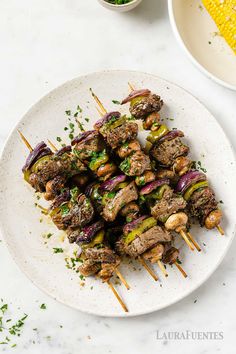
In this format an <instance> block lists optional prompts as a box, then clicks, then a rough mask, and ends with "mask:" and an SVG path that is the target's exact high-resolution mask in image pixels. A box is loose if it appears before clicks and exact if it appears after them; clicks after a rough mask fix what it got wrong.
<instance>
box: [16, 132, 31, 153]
mask: <svg viewBox="0 0 236 354" xmlns="http://www.w3.org/2000/svg"><path fill="white" fill-rule="evenodd" d="M17 131H18V133H19V134H20V137H21V139H22V140H23V142H24V144H25V145H26V146H27V148H28V149H29V151H30V152H31V151H33V148H32V146H31V145H30V143H29V142H28V140H27V139H26V138H25V137H24V135H23V134H22V133H21V131H20V130H17Z"/></svg>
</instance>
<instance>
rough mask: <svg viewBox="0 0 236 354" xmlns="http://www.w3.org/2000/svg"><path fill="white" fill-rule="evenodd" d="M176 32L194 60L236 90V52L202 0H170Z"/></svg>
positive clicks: (204, 69) (219, 80)
mask: <svg viewBox="0 0 236 354" xmlns="http://www.w3.org/2000/svg"><path fill="white" fill-rule="evenodd" d="M168 5H169V16H170V22H171V25H172V28H173V31H174V34H175V36H176V38H177V40H178V42H179V43H180V45H181V46H182V48H183V49H184V51H185V52H186V54H187V55H188V57H189V58H190V59H191V61H192V62H193V63H194V64H195V65H196V66H197V67H198V68H199V69H200V70H201V71H202V72H203V73H205V74H206V75H207V76H208V77H210V78H211V79H213V80H215V81H216V82H218V83H219V84H221V85H223V86H226V87H228V88H230V89H232V90H236V55H235V54H234V52H233V51H232V49H231V48H230V47H229V46H228V44H227V43H226V41H225V40H224V38H223V37H221V36H220V35H219V30H218V28H217V26H216V24H215V23H214V21H213V19H212V18H211V17H210V15H209V14H208V12H207V10H206V9H205V7H204V6H203V4H202V2H201V1H200V0H168Z"/></svg>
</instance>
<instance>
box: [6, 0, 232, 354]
mask: <svg viewBox="0 0 236 354" xmlns="http://www.w3.org/2000/svg"><path fill="white" fill-rule="evenodd" d="M0 43H1V55H0V78H1V80H0V112H1V118H0V122H1V129H0V143H1V146H3V144H4V140H5V139H6V137H7V135H8V133H9V132H10V130H11V128H12V127H13V126H14V124H15V123H16V122H17V121H18V119H19V118H20V117H21V116H22V115H23V113H25V111H26V110H28V108H29V107H30V106H31V105H32V104H33V103H34V102H35V101H37V100H38V99H39V98H40V97H41V96H42V95H44V94H45V93H47V92H48V91H49V90H51V89H53V88H54V87H56V86H58V85H59V84H61V83H63V82H64V81H67V80H68V79H71V78H73V77H76V76H78V75H80V74H84V73H88V72H92V71H99V70H102V69H133V70H140V71H147V72H151V73H155V74H157V75H159V76H162V77H163V78H166V79H169V80H170V81H173V82H175V83H177V84H179V85H180V86H182V87H184V88H186V89H187V90H189V91H190V92H191V93H193V94H194V95H195V96H196V97H198V98H199V99H200V100H201V101H202V102H203V103H204V104H205V105H206V106H207V107H208V109H209V110H210V111H211V112H212V113H213V114H214V115H215V117H216V118H217V120H218V121H219V122H220V124H221V125H222V126H223V127H224V129H225V131H226V133H227V134H228V136H229V138H230V139H231V141H232V143H233V145H234V147H235V145H236V144H235V138H236V126H235V118H236V117H235V115H236V114H235V111H236V103H235V96H236V93H235V92H232V91H229V90H227V89H225V88H223V87H220V86H218V85H217V84H215V83H214V82H212V81H210V80H209V79H207V78H206V77H205V76H203V75H202V74H201V73H200V72H198V71H197V69H196V68H195V67H193V66H192V64H191V63H190V62H189V61H188V60H187V58H186V57H185V55H184V54H183V52H182V51H181V49H180V48H179V47H178V45H177V44H176V42H175V39H174V37H173V34H172V31H171V28H170V25H169V21H168V14H167V5H166V0H158V1H157V0H144V1H143V3H142V5H140V7H138V8H137V9H136V10H134V11H133V12H131V13H127V14H116V13H112V12H108V11H107V10H105V9H104V8H102V7H101V6H100V5H99V4H98V2H97V1H95V0H86V1H85V0H70V1H69V0H60V1H56V0H47V1H46V0H41V1H39V0H22V1H18V0H2V1H1V11H0ZM190 119H191V117H190ZM203 129H204V127H203ZM0 183H1V182H0ZM1 239H2V237H1ZM235 253H236V243H235V242H234V243H233V245H232V247H231V250H230V251H229V253H228V255H227V257H226V258H225V260H224V261H223V263H222V264H221V266H220V267H219V269H218V270H217V271H216V272H215V274H214V275H213V276H212V277H211V278H210V279H209V281H208V282H207V283H206V284H205V285H203V286H202V287H201V288H200V289H198V290H197V291H196V292H194V293H193V294H192V295H191V296H189V297H188V298H186V299H184V300H182V301H181V302H179V303H178V304H176V305H174V306H171V307H169V308H167V309H165V310H163V311H159V312H156V313H153V314H151V315H147V316H142V317H138V318H130V319H106V318H98V317H93V316H90V315H86V314H83V313H80V312H77V311H75V310H73V309H70V308H67V307H65V306H63V305H61V304H59V303H56V302H55V301H54V300H53V299H51V298H49V297H47V296H46V295H44V294H42V293H41V292H40V291H39V290H38V289H37V288H35V287H34V286H33V285H32V284H31V282H30V281H29V280H28V279H27V278H26V277H25V276H24V275H23V274H21V272H20V271H19V269H18V268H17V266H16V265H15V264H14V262H13V260H12V259H11V257H10V255H9V253H8V251H7V249H6V247H5V245H4V242H3V241H2V242H1V243H0V266H1V273H0V298H3V300H4V302H7V303H8V304H9V311H8V313H7V314H5V316H6V317H7V318H15V319H18V318H19V317H20V316H21V315H22V314H23V313H27V314H28V318H27V319H26V323H25V326H24V328H23V329H22V334H21V336H20V337H16V338H14V336H13V337H11V338H12V340H11V343H12V344H13V343H17V346H16V347H15V348H9V347H10V345H8V346H6V345H0V352H1V351H6V352H8V351H9V352H15V353H17V354H18V353H19V354H21V353H22V354H28V353H29V354H36V353H37V354H38V353H43V352H44V353H49V352H50V353H51V354H54V353H56V354H72V353H80V354H83V353H86V354H88V353H89V354H92V353H96V354H99V353H103V354H104V353H112V354H118V353H120V352H123V353H129V354H130V353H135V354H136V353H143V352H148V353H157V352H158V351H159V352H161V353H164V354H165V353H181V354H185V353H189V352H190V351H191V353H192V354H195V353H198V354H203V353H216V352H220V353H224V354H231V353H234V352H235V349H234V337H235V329H236V321H235V318H236V316H235V315H236V310H235V292H236V283H235V271H236V258H235ZM195 300H197V302H195ZM141 301H142V299H140V302H141ZM42 303H45V304H46V305H47V309H46V310H42V309H40V308H39V307H40V305H41V304H42ZM60 326H63V327H62V328H61V327H60ZM34 328H37V331H34V330H33V329H34ZM157 330H159V331H161V332H163V331H166V332H167V331H171V332H173V331H180V332H181V331H186V330H191V331H218V332H219V331H223V332H224V339H223V340H208V341H207V340H204V341H203V340H202V341H201V340H196V341H192V340H181V341H170V340H169V341H165V340H157V338H156V332H157ZM4 339H5V332H4V331H3V332H0V341H2V340H4Z"/></svg>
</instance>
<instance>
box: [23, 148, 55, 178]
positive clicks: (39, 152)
mask: <svg viewBox="0 0 236 354" xmlns="http://www.w3.org/2000/svg"><path fill="white" fill-rule="evenodd" d="M51 154H52V151H51V149H49V147H47V145H46V144H45V142H44V141H41V143H39V144H37V145H36V146H35V148H34V149H33V151H31V152H30V154H29V156H28V157H27V159H26V162H25V165H24V166H23V168H22V171H23V172H25V171H26V170H29V169H30V167H32V166H33V164H34V163H35V162H36V161H37V160H39V159H40V158H41V157H43V156H46V155H51Z"/></svg>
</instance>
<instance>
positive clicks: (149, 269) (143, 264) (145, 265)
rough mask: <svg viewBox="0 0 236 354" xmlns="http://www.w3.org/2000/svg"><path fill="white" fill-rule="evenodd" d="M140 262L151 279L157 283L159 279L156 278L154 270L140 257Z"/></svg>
mask: <svg viewBox="0 0 236 354" xmlns="http://www.w3.org/2000/svg"><path fill="white" fill-rule="evenodd" d="M138 260H139V262H140V263H141V264H142V266H143V267H144V268H145V269H146V271H147V272H148V273H149V274H150V275H151V277H152V278H153V279H154V280H155V281H157V280H158V277H157V276H156V274H155V273H154V272H153V270H152V269H151V268H149V266H148V265H147V263H146V262H145V260H144V259H143V258H142V257H141V256H139V257H138Z"/></svg>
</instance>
